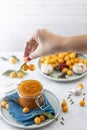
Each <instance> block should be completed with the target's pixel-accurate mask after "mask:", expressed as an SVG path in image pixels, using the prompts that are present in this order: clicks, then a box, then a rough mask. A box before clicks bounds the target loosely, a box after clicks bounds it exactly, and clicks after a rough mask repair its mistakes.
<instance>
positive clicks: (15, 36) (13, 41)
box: [0, 0, 87, 51]
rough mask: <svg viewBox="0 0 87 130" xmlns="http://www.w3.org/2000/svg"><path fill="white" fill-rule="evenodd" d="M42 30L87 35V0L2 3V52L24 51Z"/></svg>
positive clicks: (0, 31)
mask: <svg viewBox="0 0 87 130" xmlns="http://www.w3.org/2000/svg"><path fill="white" fill-rule="evenodd" d="M38 28H47V29H49V30H50V31H53V32H55V33H57V34H59V35H78V34H85V33H87V0H0V51H7V50H10V51H22V50H23V47H24V43H25V41H26V40H27V39H28V37H30V35H31V34H32V33H33V32H34V31H35V30H36V29H38Z"/></svg>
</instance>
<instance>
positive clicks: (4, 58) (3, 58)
mask: <svg viewBox="0 0 87 130" xmlns="http://www.w3.org/2000/svg"><path fill="white" fill-rule="evenodd" d="M0 59H2V60H4V61H7V60H8V58H6V57H3V56H2V57H0Z"/></svg>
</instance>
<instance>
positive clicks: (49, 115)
mask: <svg viewBox="0 0 87 130" xmlns="http://www.w3.org/2000/svg"><path fill="white" fill-rule="evenodd" d="M42 114H43V115H44V116H46V117H47V118H49V119H55V116H54V115H52V114H51V113H48V112H43V113H42Z"/></svg>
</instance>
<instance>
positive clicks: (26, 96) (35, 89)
mask: <svg viewBox="0 0 87 130" xmlns="http://www.w3.org/2000/svg"><path fill="white" fill-rule="evenodd" d="M42 93H43V86H42V84H41V83H40V82H39V81H37V80H25V81H22V82H21V83H20V84H18V101H19V103H20V105H21V106H22V107H28V108H29V109H30V110H31V109H35V108H37V107H38V106H41V105H43V103H44V100H43V97H42Z"/></svg>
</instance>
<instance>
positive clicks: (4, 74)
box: [2, 70, 13, 76]
mask: <svg viewBox="0 0 87 130" xmlns="http://www.w3.org/2000/svg"><path fill="white" fill-rule="evenodd" d="M11 72H13V70H7V71H5V72H4V73H2V75H3V76H9V74H10V73H11Z"/></svg>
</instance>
